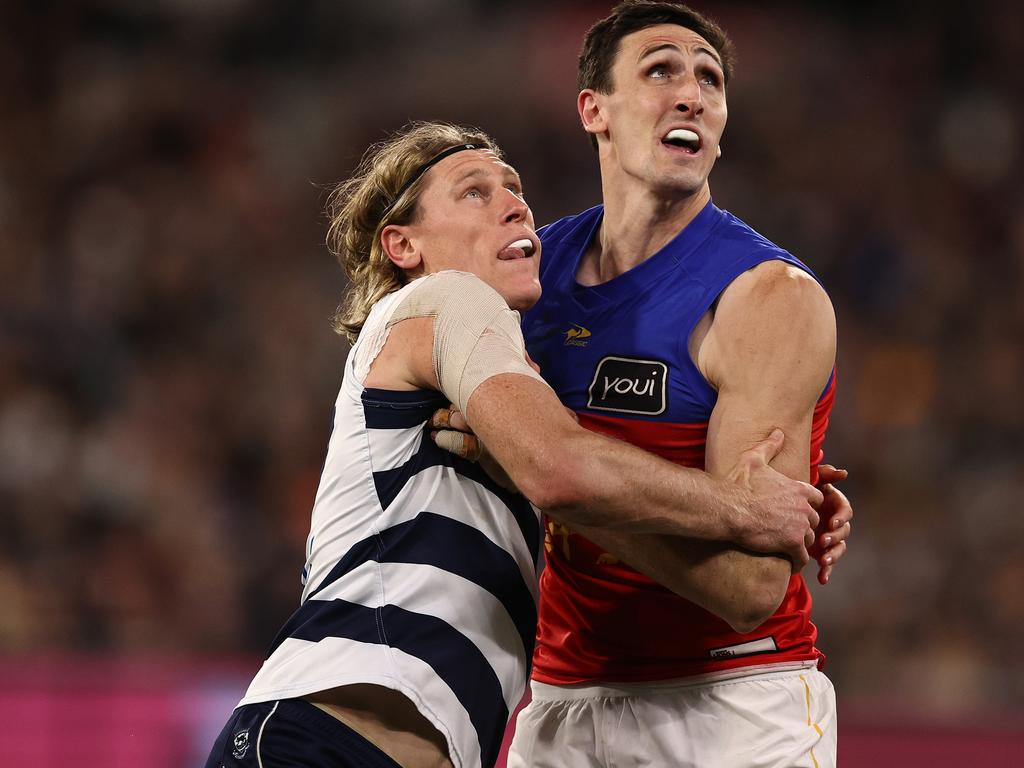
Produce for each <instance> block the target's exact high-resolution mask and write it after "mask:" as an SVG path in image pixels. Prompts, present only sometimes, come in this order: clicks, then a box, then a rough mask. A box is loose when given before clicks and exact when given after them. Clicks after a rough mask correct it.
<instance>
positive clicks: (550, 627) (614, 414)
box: [523, 203, 835, 685]
mask: <svg viewBox="0 0 1024 768" xmlns="http://www.w3.org/2000/svg"><path fill="white" fill-rule="evenodd" d="M602 214H603V207H602V206H598V207H596V208H592V209H590V210H588V211H585V212H583V213H581V214H579V215H577V216H570V217H568V218H565V219H562V220H560V221H557V222H555V223H554V224H551V225H550V226H548V227H546V228H544V229H543V230H541V241H542V243H543V256H542V262H541V282H542V285H543V288H544V291H543V294H542V296H541V300H540V303H539V304H538V305H537V306H536V307H534V308H533V309H532V310H531V311H530V312H529V313H528V314H527V315H526V317H525V318H524V322H523V333H524V336H525V338H526V345H527V350H528V351H529V354H530V356H531V357H532V358H533V359H534V360H535V361H536V362H537V363H538V364H539V365H540V368H541V373H542V375H543V376H544V378H545V380H547V382H548V383H549V384H550V385H551V386H552V387H553V388H554V390H555V391H556V392H557V393H558V396H559V398H561V400H562V402H563V403H564V404H565V405H566V406H568V407H569V408H571V409H572V410H573V411H575V412H576V413H577V414H578V415H579V420H580V423H581V424H582V425H583V426H585V427H587V428H589V429H592V430H594V431H597V432H601V433H604V434H607V435H610V436H612V437H615V438H618V439H621V440H625V441H627V442H630V443H633V444H634V445H637V446H639V447H640V448H643V449H645V450H647V451H650V452H652V453H656V454H658V455H659V456H662V457H664V458H666V459H668V460H670V461H673V462H675V463H677V464H682V465H684V466H688V467H696V468H699V469H703V468H704V450H705V444H706V440H707V429H708V420H709V418H710V416H711V411H712V409H713V408H714V406H715V401H716V397H717V395H716V393H715V391H714V389H713V388H712V387H711V386H710V385H709V384H708V383H707V381H706V380H705V379H704V378H703V376H702V375H701V374H700V372H699V371H698V369H697V367H696V366H695V365H694V363H693V361H692V360H691V358H690V355H689V351H688V341H689V338H690V335H691V332H692V330H693V328H694V326H695V325H696V324H697V322H698V320H699V319H700V318H701V317H702V316H703V315H704V314H705V312H707V311H708V309H709V308H710V307H711V305H712V304H713V303H714V301H715V300H716V299H717V298H718V296H719V295H720V294H721V293H722V291H723V290H724V289H725V288H726V287H727V286H728V285H729V284H730V283H731V282H732V281H733V280H734V279H735V278H736V277H737V276H738V275H740V274H741V273H743V272H745V271H746V270H748V269H750V268H752V267H754V266H756V265H757V264H760V263H761V262H764V261H766V260H770V259H778V260H781V261H785V262H787V263H789V264H792V265H794V266H796V267H799V268H800V269H802V270H805V271H808V272H809V270H807V267H806V266H804V265H803V264H801V263H800V262H799V261H798V260H796V259H795V258H794V257H793V256H791V255H790V254H789V253H787V252H785V251H783V250H781V249H780V248H778V247H777V246H775V245H774V244H772V243H771V242H769V241H768V240H766V239H764V238H763V237H761V236H760V235H758V234H757V233H756V232H755V231H754V230H752V229H751V228H750V227H748V226H747V225H746V224H744V223H743V222H741V221H740V220H739V219H737V218H736V217H734V216H732V215H731V214H729V213H727V212H726V211H723V210H720V209H718V208H716V207H715V206H714V205H713V204H711V203H708V205H707V206H706V207H705V208H704V209H703V210H702V211H701V213H699V214H698V215H697V217H696V218H695V219H694V220H693V221H692V222H691V223H690V224H689V225H688V226H687V227H686V228H685V229H684V230H683V231H682V232H681V233H680V234H679V235H678V236H677V237H676V238H675V239H673V240H672V241H671V242H670V243H669V244H668V245H666V246H665V247H664V248H662V249H661V250H660V251H659V252H658V253H656V254H654V255H653V256H652V257H651V258H649V259H647V260H646V261H644V262H643V263H642V264H639V265H638V266H636V267H634V268H633V269H631V270H629V271H628V272H626V273H624V274H622V275H619V276H618V277H616V278H614V279H612V280H610V281H608V282H606V283H603V284H601V285H596V286H592V287H584V286H581V285H579V284H578V283H577V282H576V279H575V274H576V270H577V266H578V265H579V261H580V258H581V257H582V255H583V253H584V251H585V250H586V248H587V246H588V245H589V244H590V242H591V241H592V239H593V237H594V234H595V232H596V230H597V227H598V225H599V223H600V221H601V216H602ZM834 378H835V377H834V373H833V375H832V376H830V378H829V382H828V386H827V387H826V389H825V392H824V393H823V395H822V397H821V399H820V400H819V402H818V405H817V407H816V409H815V412H814V420H813V427H812V435H811V451H810V458H811V468H812V469H811V475H812V476H811V482H816V481H817V469H816V467H817V464H818V463H819V462H820V461H821V457H822V452H821V445H822V442H823V440H824V437H825V429H826V427H827V426H828V415H829V411H830V410H831V407H832V400H833V392H834ZM545 533H546V539H545V549H546V551H547V568H546V569H545V570H544V573H543V574H542V576H541V594H542V595H543V599H542V601H541V610H540V624H539V626H538V631H537V641H538V642H537V649H536V652H535V654H534V672H533V677H534V679H535V680H538V681H540V682H544V683H550V684H554V685H559V684H562V685H565V684H572V683H595V682H643V681H653V680H670V679H675V678H683V677H689V676H694V675H702V674H708V673H719V672H725V671H727V670H735V669H737V668H741V667H747V666H754V665H758V666H760V665H763V664H776V663H788V662H797V661H808V660H817V661H818V663H819V665H820V664H821V663H823V660H824V656H823V654H821V652H820V651H818V650H817V649H816V648H815V645H814V643H815V639H816V637H817V630H816V629H815V627H814V625H813V624H812V623H811V620H810V609H811V596H810V593H809V592H808V590H807V586H806V584H805V583H804V580H803V578H802V577H801V576H800V575H795V576H793V577H792V578H791V580H790V583H789V586H788V590H787V592H786V596H785V599H784V600H783V601H782V604H781V605H780V606H779V609H778V610H777V611H776V612H775V615H774V616H772V617H771V618H769V619H768V620H767V621H766V622H765V623H764V624H762V625H761V626H760V627H758V628H757V629H756V630H754V631H753V632H752V633H750V634H746V635H743V634H739V633H737V632H735V631H734V630H733V629H732V628H731V627H730V626H729V625H728V624H727V623H726V622H725V621H723V620H722V619H720V618H718V617H717V616H715V615H713V614H711V613H709V612H708V611H706V610H704V609H703V608H700V607H699V606H697V605H695V604H693V603H691V602H690V601H688V600H685V599H683V598H681V597H679V596H677V595H675V594H674V593H672V592H670V591H669V590H668V589H666V588H664V587H661V586H660V585H658V584H656V583H655V582H654V581H652V580H651V579H649V578H647V577H646V576H644V575H642V574H640V573H639V572H637V571H635V570H633V569H632V568H630V567H628V566H627V565H625V564H624V563H621V562H619V561H618V560H617V559H616V558H615V557H613V556H612V555H610V554H608V553H606V552H604V551H603V550H602V549H601V548H599V547H597V546H596V545H594V544H593V543H591V542H590V541H588V540H587V539H585V538H584V537H582V536H580V535H578V534H575V533H573V532H572V531H571V530H570V529H568V528H566V527H565V526H562V525H560V524H558V523H555V522H554V521H551V520H548V521H546V528H545Z"/></svg>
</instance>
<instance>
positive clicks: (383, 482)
mask: <svg viewBox="0 0 1024 768" xmlns="http://www.w3.org/2000/svg"><path fill="white" fill-rule="evenodd" d="M423 279H430V278H421V280H423ZM421 280H416V281H413V282H412V283H410V284H409V285H407V286H405V287H404V288H402V289H401V290H400V291H397V292H395V293H393V294H389V295H388V296H386V297H384V298H383V299H381V300H380V301H379V302H378V303H377V304H376V305H375V306H374V308H373V310H372V312H371V313H370V316H369V318H368V319H367V322H366V325H365V326H364V328H363V330H362V332H361V333H360V336H359V340H358V341H357V342H356V344H355V346H354V347H353V348H352V351H351V353H350V354H349V358H348V361H347V363H346V366H345V374H344V377H343V380H342V385H341V391H340V392H339V394H338V399H337V402H336V406H335V417H334V432H333V434H332V435H331V440H330V446H329V449H328V453H327V461H326V463H325V466H324V471H323V476H322V477H321V480H320V487H319V489H318V491H317V496H316V503H315V506H314V508H313V518H312V527H311V531H310V535H309V541H308V547H307V552H308V559H307V562H306V570H305V571H304V576H305V589H304V590H303V594H302V602H301V605H300V607H299V608H298V610H297V611H296V612H295V613H294V614H293V615H292V617H291V618H290V619H289V620H288V622H287V623H286V624H285V626H284V627H283V628H282V629H281V631H280V632H279V633H278V636H277V638H276V639H275V640H274V643H273V646H272V648H271V651H270V654H269V656H268V657H267V659H266V661H265V662H264V664H263V667H262V668H261V669H260V671H259V673H258V674H257V675H256V677H255V679H254V680H253V681H252V684H251V685H250V686H249V690H248V691H247V692H246V695H245V697H244V698H243V699H242V701H241V702H240V705H241V704H252V703H257V702H263V701H269V700H273V699H278V698H291V697H296V696H303V695H306V694H310V693H314V692H316V691H321V690H325V689H329V688H334V687H336V686H339V685H346V684H351V683H373V684H377V685H383V686H386V687H388V688H392V689H395V690H398V691H401V692H402V693H403V694H404V695H406V696H407V697H408V698H409V699H410V700H412V701H413V703H415V704H416V706H417V708H418V709H419V711H420V712H421V713H422V714H423V715H424V716H425V717H426V718H427V719H428V720H429V721H430V722H432V723H433V724H434V725H435V726H436V727H437V729H438V730H439V731H441V733H442V734H444V736H445V738H446V739H447V742H448V749H449V754H450V757H451V759H452V762H453V763H454V764H455V765H456V766H463V767H465V768H477V767H478V766H490V765H492V764H493V763H494V760H495V758H496V757H497V754H498V751H499V747H500V744H501V738H502V734H503V732H504V730H505V726H506V723H507V721H508V719H509V717H510V715H511V714H512V712H513V710H514V708H515V706H516V705H517V704H518V702H519V700H520V698H521V697H522V695H523V693H524V691H525V688H526V682H527V677H528V675H529V664H530V659H531V655H532V652H533V643H534V635H535V631H536V625H537V601H538V586H537V581H538V572H539V568H540V562H541V541H542V531H541V524H540V517H539V513H538V511H537V510H536V509H535V508H534V507H532V506H531V505H530V503H529V502H528V501H526V499H525V498H523V497H522V496H520V495H518V494H514V493H509V492H508V491H505V490H504V489H502V488H500V487H499V486H497V485H496V484H495V483H493V482H492V481H491V480H490V478H488V477H487V476H486V474H485V473H484V472H483V471H482V470H481V469H480V468H479V467H478V466H477V465H475V464H473V463H470V462H467V461H465V460H463V459H460V458H459V457H457V456H454V455H453V454H450V453H448V452H446V451H444V450H442V449H440V448H438V447H437V446H436V445H435V444H434V442H433V441H432V440H431V439H430V436H429V419H430V416H431V414H432V413H433V412H434V411H435V410H436V409H437V408H440V407H444V406H445V405H447V403H448V398H447V397H445V395H444V394H442V393H440V392H435V391H425V390H417V391H392V390H381V389H365V388H364V387H363V386H362V382H363V380H364V379H365V377H366V375H367V373H368V372H369V369H370V365H371V363H372V362H373V360H374V358H375V357H376V355H377V354H378V352H379V351H380V349H381V347H383V345H384V341H385V340H386V338H387V330H386V325H387V321H388V319H389V318H390V317H391V315H392V313H393V312H394V311H395V309H396V308H397V307H398V306H399V304H400V303H401V301H402V300H403V299H404V298H405V297H406V296H407V295H408V294H409V292H410V291H414V290H416V288H417V286H418V285H419V284H420V282H421ZM481 286H483V283H481ZM488 290H490V289H488Z"/></svg>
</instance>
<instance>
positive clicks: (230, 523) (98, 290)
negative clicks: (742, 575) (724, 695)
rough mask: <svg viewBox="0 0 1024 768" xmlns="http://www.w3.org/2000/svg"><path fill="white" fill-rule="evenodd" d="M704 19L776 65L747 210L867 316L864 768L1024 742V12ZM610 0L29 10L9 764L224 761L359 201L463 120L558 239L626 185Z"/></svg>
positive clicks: (6, 197)
mask: <svg viewBox="0 0 1024 768" xmlns="http://www.w3.org/2000/svg"><path fill="white" fill-rule="evenodd" d="M695 5H696V6H697V7H698V8H700V9H702V10H704V11H706V12H709V13H711V14H712V15H714V16H716V17H717V18H718V19H719V20H720V21H721V22H722V23H723V24H724V25H725V26H726V27H727V29H728V30H729V31H730V33H731V34H732V36H733V38H734V40H735V42H736V43H737V46H738V51H739V60H738V70H737V75H736V78H735V81H734V83H733V84H732V85H731V86H730V93H729V102H730V121H729V126H728V129H727V131H726V134H725V138H724V142H723V150H724V155H723V157H722V159H721V161H719V163H718V165H717V167H716V170H715V172H714V174H713V184H712V188H713V192H714V196H715V201H716V202H717V203H718V204H719V205H721V206H723V207H727V208H728V209H730V210H732V211H733V212H735V213H736V214H738V215H739V216H741V217H742V218H744V219H745V220H746V221H748V222H749V223H750V224H752V225H753V226H755V227H756V228H758V229H759V230H761V231H762V232H763V233H765V234H766V235H767V236H769V237H771V238H772V239H774V240H776V241H777V242H779V243H781V244H782V245H784V246H785V247H787V248H788V249H790V250H792V251H793V252H794V253H795V254H797V255H798V256H800V257H801V258H803V259H804V260H806V261H807V262H808V263H809V264H810V265H811V266H812V267H813V268H814V269H815V270H816V271H817V273H818V274H819V275H820V276H821V277H822V279H823V280H824V282H825V284H826V285H827V287H828V289H829V291H830V293H831V295H832V297H833V300H834V302H835V306H836V310H837V314H838V317H839V325H840V333H839V338H840V348H839V371H840V375H839V399H838V405H837V407H836V410H835V414H834V419H833V424H832V428H831V431H830V435H829V439H828V441H827V443H826V453H827V457H828V459H829V460H830V461H833V462H836V463H838V464H840V465H843V466H846V467H848V468H849V469H850V470H851V477H850V479H849V481H848V482H847V483H846V484H845V490H846V491H847V493H848V494H849V496H850V497H851V498H852V499H853V500H854V502H855V505H856V509H857V518H856V522H855V537H854V539H853V547H852V549H851V552H850V554H849V556H848V557H847V558H846V559H845V560H844V561H843V563H842V565H841V567H840V568H839V569H838V571H837V573H836V575H835V578H834V579H833V583H832V584H830V585H829V586H828V587H827V588H825V589H823V590H822V589H817V588H816V589H815V593H816V598H817V605H816V617H817V623H818V624H819V627H820V630H821V639H820V645H821V647H822V648H823V649H824V650H825V651H826V653H827V654H828V657H829V660H828V666H827V671H828V673H829V675H830V676H831V678H832V679H833V680H834V682H835V684H836V688H837V690H838V693H839V697H840V698H839V700H840V717H841V724H842V732H841V739H840V756H841V759H842V760H843V765H844V766H847V767H849V766H866V765H872V766H886V765H896V764H899V765H904V766H910V765H929V766H940V765H963V764H965V763H967V762H968V760H979V761H980V760H981V759H985V760H986V762H992V763H996V762H1000V763H1001V764H1007V765H1008V764H1018V765H1019V764H1024V756H1022V755H1024V747H1022V743H1024V656H1022V653H1021V651H1022V637H1024V596H1022V592H1024V515H1022V514H1021V512H1022V510H1021V499H1022V498H1024V461H1022V459H1024V398H1022V397H1021V384H1022V382H1024V356H1022V349H1024V346H1022V342H1024V310H1022V307H1024V276H1022V267H1024V182H1022V179H1024V167H1022V147H1021V137H1022V125H1021V122H1022V119H1024V114H1022V104H1024V102H1022V95H1024V87H1022V86H1024V68H1022V67H1021V66H1020V59H1021V55H1022V53H1024V50H1022V46H1021V43H1020V34H1019V33H1020V30H1021V28H1024V24H1022V23H1021V22H1022V19H1021V17H1020V15H1019V12H1018V11H1017V10H1016V9H1015V8H1014V4H1012V3H1009V2H997V1H993V0H981V1H980V2H975V3H972V4H970V5H969V6H967V5H961V4H953V3H924V2H909V3H900V4H888V3H878V4H874V3H856V4H852V3H851V4H848V5H843V4H831V5H827V8H828V9H827V10H826V5H819V4H815V3H793V2H787V3H772V4H754V3H751V4H733V3H708V2H697V3H695ZM609 6H610V3H581V2H574V3H568V2H546V3H540V2H537V3H528V2H523V0H519V1H518V2H511V1H510V0H506V1H504V2H483V0H477V1H475V2H474V1H473V0H401V1H398V0H388V1H385V0H381V1H380V2H341V1H340V0H336V1H335V0H318V1H315V2H314V1H311V0H302V1H294V2H269V0H267V1H263V2H256V1H248V2H247V1H246V0H154V1H153V2H148V3H137V2H132V1H131V0H69V1H68V2H56V1H55V0H51V1H40V2H26V3H15V2H10V0H5V1H4V2H3V3H0V724H2V725H0V764H2V765H4V766H6V767H7V768H29V767H31V768H43V767H47V766H64V765H71V764H73V765H77V766H82V767H86V766H104V767H105V768H117V767H118V766H128V765H132V766H134V765H140V764H142V765H147V766H154V767H162V766H167V767H168V768H170V766H182V765H195V764H198V763H200V762H201V757H200V756H201V755H203V754H205V751H206V750H207V749H208V745H209V743H210V740H211V739H212V736H213V734H214V733H215V732H216V731H217V730H219V728H220V726H221V724H222V722H223V719H224V717H225V715H226V713H227V712H228V711H229V710H230V708H231V707H232V706H233V704H234V702H235V701H236V700H237V698H238V697H239V695H240V693H241V692H242V690H243V688H244V686H245V684H246V682H247V679H248V677H249V675H251V674H252V672H253V671H254V670H255V668H256V666H257V665H258V663H259V658H260V654H261V651H262V649H263V648H264V647H265V646H266V644H267V643H268V642H269V640H270V639H271V638H272V636H273V635H274V633H275V632H276V630H277V628H278V626H279V624H280V623H281V622H282V620H283V619H284V618H286V617H287V615H288V614H289V613H290V611H291V610H292V608H293V606H294V605H295V604H296V600H297V597H298V590H299V581H298V578H299V570H300V567H301V564H302V552H303V545H304V538H305V534H306V530H307V523H308V514H309V508H310V504H311V500H312V497H313V493H314V490H315V486H316V482H317V478H318V475H319V471H320V467H321V461H322V458H323V453H324V448H325V444H326V439H327V436H328V432H329V427H330V417H331V404H332V402H333V398H334V395H335V392H336V388H337V385H338V381H339V376H340V370H341V366H342V362H343V360H344V356H345V353H346V347H345V345H344V343H343V342H342V341H341V340H340V339H339V338H338V337H336V336H335V335H333V334H332V332H331V331H330V328H329V318H330V315H331V313H332V310H333V309H334V307H335V305H336V303H337V301H338V298H339V295H340V293H341V291H342V290H343V287H344V284H343V280H342V278H341V275H340V272H339V270H338V269H337V268H336V266H335V265H334V264H333V263H332V261H331V259H330V257H329V255H328V254H327V253H326V251H325V249H324V247H323V245H322V241H323V235H324V232H325V222H324V219H323V216H322V212H321V211H322V205H323V202H324V197H325V193H324V189H325V187H326V186H327V185H329V184H331V183H332V182H334V181H337V180H339V179H341V178H343V177H344V176H345V175H346V173H347V172H348V171H349V170H350V169H351V168H352V166H353V164H354V163H355V161H356V160H357V159H358V156H359V155H360V153H361V152H362V150H363V149H364V148H365V147H366V146H367V145H368V144H369V143H370V142H372V141H375V140H378V139H380V138H382V137H383V136H384V134H385V132H386V131H389V130H393V129H396V128H398V127H399V126H400V125H402V124H403V123H404V122H405V121H406V120H409V119H413V118H419V119H427V118H441V119H448V120H454V121H459V122H468V123H474V124H478V125H480V126H482V127H484V128H485V129H486V130H488V131H489V132H491V133H492V134H493V135H494V136H495V137H496V138H497V139H498V141H499V142H500V143H501V144H502V145H503V146H504V147H505V149H506V150H507V152H508V156H509V158H510V159H511V161H512V162H513V163H514V164H515V165H516V166H517V167H518V168H519V170H520V171H521V172H522V175H523V177H524V179H525V182H526V191H527V196H528V198H529V200H530V202H531V204H532V206H533V209H534V212H535V213H536V216H537V220H538V222H546V221H551V220H553V219H555V218H557V217H559V216H562V215H565V214H568V213H570V212H574V211H576V210H578V209H581V208H583V207H587V206H589V205H591V204H593V203H595V202H596V201H597V200H598V197H599V186H598V175H597V167H596V159H595V157H594V155H593V154H592V151H591V149H590V146H589V143H588V142H587V140H586V138H585V136H584V135H583V134H582V132H581V130H580V129H579V128H578V127H577V121H576V115H575V112H574V97H575V88H574V79H575V57H576V54H577V50H578V45H579V41H580V39H581V36H582V34H583V32H584V31H585V29H586V28H587V26H589V24H590V23H591V22H592V21H594V20H595V19H596V18H598V17H599V16H601V15H603V14H604V12H605V11H606V10H607V8H608V7H609Z"/></svg>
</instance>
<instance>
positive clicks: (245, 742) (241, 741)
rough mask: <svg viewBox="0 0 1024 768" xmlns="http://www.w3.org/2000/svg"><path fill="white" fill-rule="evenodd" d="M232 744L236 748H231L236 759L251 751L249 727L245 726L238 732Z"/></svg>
mask: <svg viewBox="0 0 1024 768" xmlns="http://www.w3.org/2000/svg"><path fill="white" fill-rule="evenodd" d="M232 745H233V746H234V749H232V750H231V755H232V757H234V758H235V759H236V760H241V759H242V758H243V757H245V753H246V752H248V751H249V729H248V728H245V729H243V730H241V731H239V732H238V733H236V734H235V739H234V741H233V742H232Z"/></svg>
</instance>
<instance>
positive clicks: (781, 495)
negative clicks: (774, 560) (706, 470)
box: [728, 429, 824, 570]
mask: <svg viewBox="0 0 1024 768" xmlns="http://www.w3.org/2000/svg"><path fill="white" fill-rule="evenodd" d="M785 439H786V436H785V435H784V434H783V432H782V430H781V429H776V430H775V431H774V432H772V434H771V435H770V436H769V437H768V438H767V439H765V440H762V441H761V442H760V443H758V444H757V445H755V446H754V447H753V448H751V449H750V450H748V451H744V452H743V454H741V455H740V458H739V461H738V462H737V464H736V466H735V467H734V468H733V470H732V472H730V473H729V477H728V479H729V480H731V481H732V482H733V483H735V484H738V485H739V486H740V487H741V488H742V489H743V490H744V491H745V493H744V494H743V496H744V498H743V499H742V502H741V505H740V510H739V511H740V522H739V530H738V531H737V532H736V535H735V536H734V537H733V540H734V541H735V542H736V543H737V544H739V545H740V546H742V547H746V548H747V549H752V550H754V551H755V552H769V553H782V554H784V555H786V556H787V557H789V559H790V560H792V561H793V567H794V570H799V569H801V568H803V567H804V566H805V565H806V564H807V562H808V561H809V560H810V555H809V554H808V551H807V550H808V549H809V548H810V547H812V546H813V545H814V537H815V533H814V529H815V528H816V527H817V525H818V522H819V518H818V513H817V511H816V508H817V507H820V506H821V505H822V503H823V501H824V495H823V494H822V492H821V491H819V490H818V489H817V488H815V487H814V486H812V485H809V484H807V483H802V482H800V481H798V480H793V479H792V478H789V477H786V476H785V475H783V474H782V473H780V472H776V471H775V470H774V469H772V468H771V467H769V466H768V462H770V461H771V460H772V459H773V458H775V456H776V455H777V454H778V452H779V451H780V450H781V449H782V444H783V442H784V441H785Z"/></svg>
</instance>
